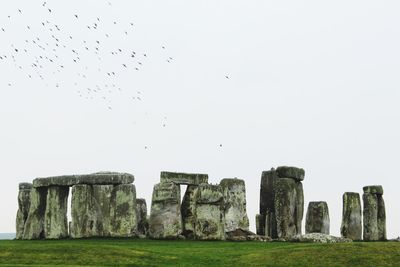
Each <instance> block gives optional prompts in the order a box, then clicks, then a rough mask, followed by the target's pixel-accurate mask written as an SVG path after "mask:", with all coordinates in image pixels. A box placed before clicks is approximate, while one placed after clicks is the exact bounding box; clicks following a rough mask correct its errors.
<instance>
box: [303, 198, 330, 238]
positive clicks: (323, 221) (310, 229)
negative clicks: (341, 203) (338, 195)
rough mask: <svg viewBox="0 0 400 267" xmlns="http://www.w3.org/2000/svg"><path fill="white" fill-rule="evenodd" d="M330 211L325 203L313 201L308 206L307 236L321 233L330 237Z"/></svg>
mask: <svg viewBox="0 0 400 267" xmlns="http://www.w3.org/2000/svg"><path fill="white" fill-rule="evenodd" d="M329 225H330V221H329V210H328V204H327V203H326V202H325V201H313V202H310V203H309V204H308V209H307V216H306V234H309V233H321V234H326V235H329Z"/></svg>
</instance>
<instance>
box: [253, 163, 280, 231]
mask: <svg viewBox="0 0 400 267" xmlns="http://www.w3.org/2000/svg"><path fill="white" fill-rule="evenodd" d="M278 178H279V177H278V173H277V172H276V170H275V169H273V168H272V169H271V170H270V171H264V172H262V175H261V185H260V216H259V217H258V225H259V227H258V230H257V234H258V235H266V236H270V237H274V238H276V237H277V236H278V234H277V231H276V218H275V192H274V187H275V183H276V180H277V179H278Z"/></svg>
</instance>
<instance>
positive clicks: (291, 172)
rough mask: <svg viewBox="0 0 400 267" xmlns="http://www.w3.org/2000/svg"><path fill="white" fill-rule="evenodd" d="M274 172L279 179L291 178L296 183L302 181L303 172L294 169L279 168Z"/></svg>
mask: <svg viewBox="0 0 400 267" xmlns="http://www.w3.org/2000/svg"><path fill="white" fill-rule="evenodd" d="M276 172H277V173H278V176H279V177H280V178H293V179H296V180H298V181H303V180H304V176H305V171H304V170H303V169H300V168H296V167H288V166H281V167H278V168H276Z"/></svg>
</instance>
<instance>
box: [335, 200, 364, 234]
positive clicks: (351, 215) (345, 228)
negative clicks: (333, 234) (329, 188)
mask: <svg viewBox="0 0 400 267" xmlns="http://www.w3.org/2000/svg"><path fill="white" fill-rule="evenodd" d="M340 233H341V235H342V237H346V238H350V239H352V240H361V234H362V226H361V201H360V195H359V194H358V193H351V192H346V193H344V194H343V214H342V226H341V228H340Z"/></svg>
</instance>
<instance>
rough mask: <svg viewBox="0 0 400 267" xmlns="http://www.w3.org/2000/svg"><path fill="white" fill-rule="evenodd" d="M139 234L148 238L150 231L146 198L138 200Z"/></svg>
mask: <svg viewBox="0 0 400 267" xmlns="http://www.w3.org/2000/svg"><path fill="white" fill-rule="evenodd" d="M136 210H137V221H138V234H139V235H143V236H147V233H148V231H149V222H148V221H147V204H146V200H145V199H144V198H138V199H136Z"/></svg>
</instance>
